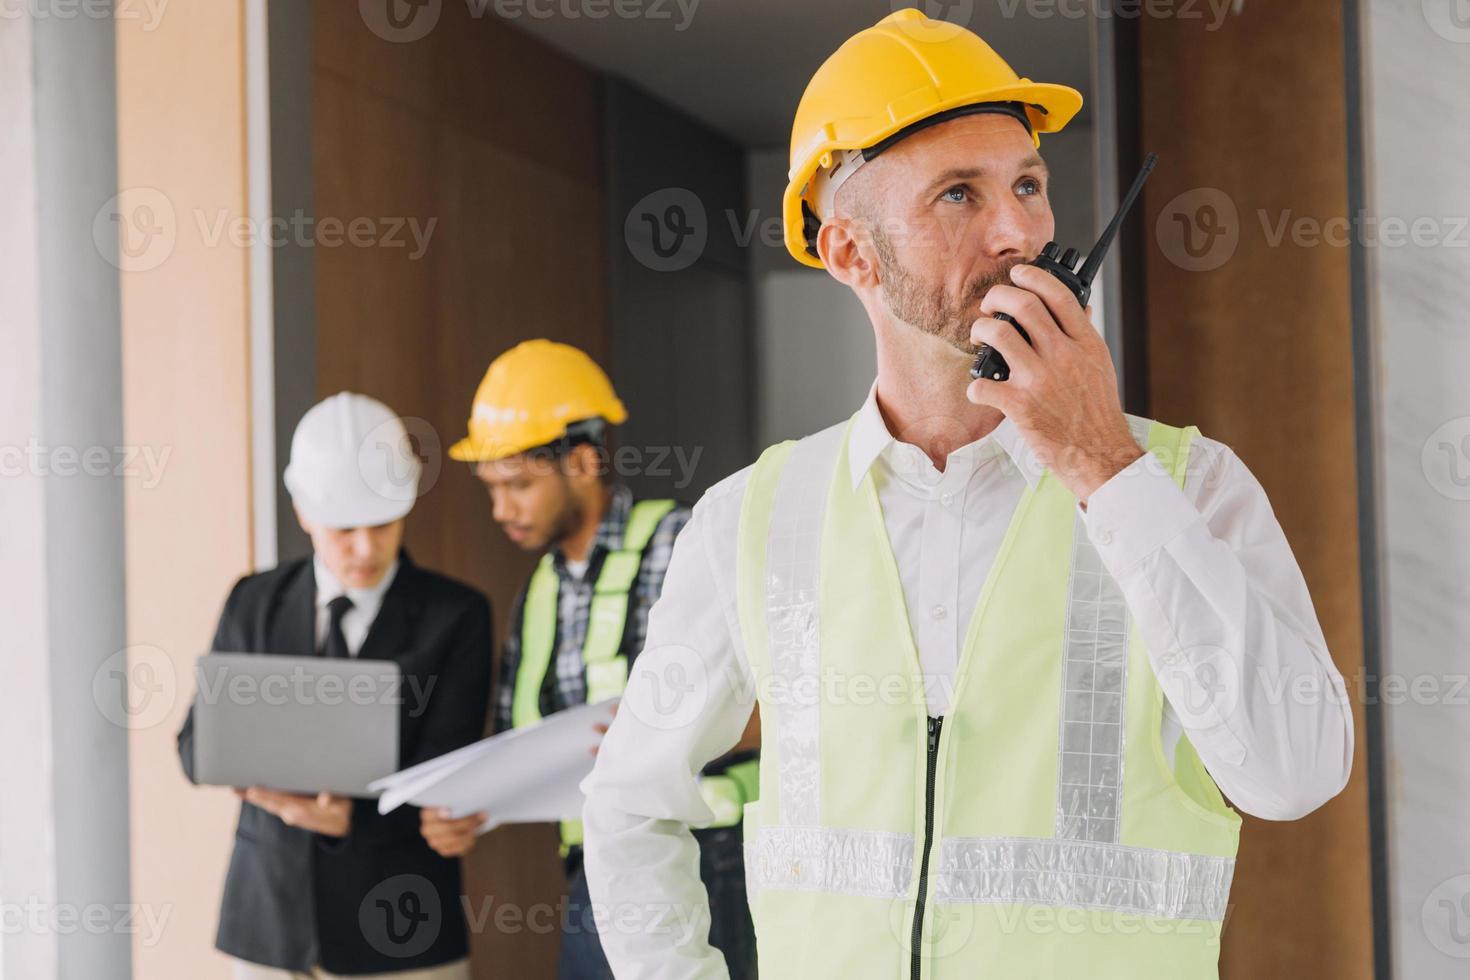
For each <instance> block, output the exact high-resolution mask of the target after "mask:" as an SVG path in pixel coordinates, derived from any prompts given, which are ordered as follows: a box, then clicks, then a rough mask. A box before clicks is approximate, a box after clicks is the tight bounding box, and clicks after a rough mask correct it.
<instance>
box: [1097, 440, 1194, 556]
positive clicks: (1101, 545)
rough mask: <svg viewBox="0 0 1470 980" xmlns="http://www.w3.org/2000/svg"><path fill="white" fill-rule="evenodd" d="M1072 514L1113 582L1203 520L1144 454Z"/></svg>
mask: <svg viewBox="0 0 1470 980" xmlns="http://www.w3.org/2000/svg"><path fill="white" fill-rule="evenodd" d="M1077 511H1078V513H1080V514H1081V515H1082V521H1083V523H1084V524H1085V525H1086V527H1087V536H1088V537H1089V538H1090V539H1091V540H1092V543H1093V546H1094V547H1096V548H1097V551H1098V555H1099V556H1100V557H1101V558H1102V560H1103V564H1104V565H1105V566H1106V567H1107V569H1108V571H1109V572H1111V573H1112V575H1113V577H1114V578H1117V577H1118V576H1119V575H1121V574H1123V573H1124V572H1126V571H1127V570H1128V569H1130V568H1132V567H1133V566H1134V565H1136V564H1138V563H1139V562H1140V561H1142V560H1143V559H1145V558H1147V557H1148V556H1149V555H1151V554H1153V553H1154V552H1156V551H1158V550H1159V549H1160V548H1162V547H1163V546H1164V545H1166V544H1168V543H1169V542H1170V541H1172V540H1173V539H1174V538H1175V537H1176V536H1178V535H1179V534H1180V533H1181V532H1182V531H1183V530H1184V529H1185V528H1187V527H1189V526H1190V525H1191V524H1193V523H1195V522H1196V521H1200V520H1203V518H1202V517H1200V514H1199V511H1197V510H1196V509H1195V507H1194V504H1192V503H1190V501H1189V498H1188V497H1186V496H1185V495H1184V491H1183V490H1181V489H1179V484H1177V483H1175V482H1174V477H1173V476H1171V475H1170V474H1169V472H1168V471H1167V470H1165V469H1164V467H1163V464H1162V463H1160V462H1159V459H1158V457H1157V456H1155V455H1154V454H1153V453H1149V452H1146V453H1144V454H1143V455H1142V456H1140V457H1138V459H1136V460H1134V461H1133V462H1131V463H1129V464H1128V465H1127V466H1125V467H1124V468H1123V469H1122V470H1120V471H1119V472H1118V473H1116V474H1115V475H1114V476H1113V478H1112V479H1110V480H1108V482H1106V483H1104V484H1103V485H1102V486H1100V487H1098V488H1097V489H1096V490H1094V491H1093V492H1092V495H1091V496H1089V497H1088V498H1087V507H1086V508H1085V509H1084V508H1083V507H1082V505H1081V504H1078V506H1077Z"/></svg>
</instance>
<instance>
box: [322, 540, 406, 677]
mask: <svg viewBox="0 0 1470 980" xmlns="http://www.w3.org/2000/svg"><path fill="white" fill-rule="evenodd" d="M311 569H312V572H313V573H315V575H316V648H317V649H318V650H320V649H321V648H322V644H323V643H326V642H327V630H329V629H330V628H331V626H332V614H331V612H330V611H329V610H328V609H327V603H329V602H331V601H332V600H333V599H335V598H337V597H338V596H339V595H345V596H346V597H347V598H349V599H351V600H352V608H351V609H349V610H347V611H346V612H345V613H343V614H342V638H343V639H345V640H346V641H347V652H348V653H350V654H352V655H353V656H354V657H355V656H357V652H358V651H359V650H361V649H362V644H363V641H364V640H366V639H367V635H368V630H370V629H372V628H373V620H375V619H377V618H378V610H379V609H381V608H382V607H383V596H384V595H386V594H387V593H388V586H390V585H392V584H393V578H394V576H396V575H397V574H398V559H396V558H395V559H393V564H392V565H390V566H389V567H388V571H387V572H386V573H385V574H384V575H383V578H382V580H381V581H379V582H378V584H377V585H375V586H373V587H372V588H371V589H349V588H345V587H344V586H343V585H342V583H341V582H339V581H337V576H335V575H333V574H332V572H331V570H330V569H328V568H327V566H326V564H325V563H324V562H323V561H322V560H321V558H319V557H317V556H316V555H313V556H312V558H311Z"/></svg>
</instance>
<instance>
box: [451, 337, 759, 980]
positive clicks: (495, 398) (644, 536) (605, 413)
mask: <svg viewBox="0 0 1470 980" xmlns="http://www.w3.org/2000/svg"><path fill="white" fill-rule="evenodd" d="M627 414H628V413H627V411H626V409H625V408H624V407H623V403H622V402H621V401H620V400H619V399H618V397H617V395H616V394H615V393H614V391H613V387H612V384H611V382H609V381H608V378H607V375H606V374H604V373H603V371H602V369H601V368H599V367H598V366H597V364H596V363H595V362H593V360H592V359H591V358H590V357H588V356H587V355H586V354H585V353H583V352H582V351H580V350H578V349H576V348H575V347H570V346H568V345H566V344H559V343H554V342H552V341H549V340H531V341H527V342H525V343H522V344H519V345H518V346H516V347H514V348H512V349H511V350H509V351H507V352H506V353H504V354H502V355H501V356H500V357H498V358H496V359H495V361H494V362H493V363H492V364H491V365H490V369H489V371H487V372H486V374H485V378H484V380H483V381H482V382H481V384H480V388H479V390H478V391H477V392H476V393H475V402H474V409H473V414H472V416H471V418H470V422H469V435H468V436H467V437H466V438H464V439H462V440H460V441H459V442H458V443H456V444H455V445H454V446H452V447H451V448H450V450H449V455H450V457H451V458H453V459H458V460H463V461H466V462H469V463H472V464H473V465H474V469H475V474H476V476H478V477H479V479H480V480H481V481H482V482H484V484H485V486H486V488H487V489H488V491H489V493H490V500H491V504H492V506H493V508H494V517H495V521H496V522H497V523H498V524H499V525H500V526H501V527H502V528H503V529H504V531H505V533H506V535H507V536H508V537H509V538H510V539H511V540H512V541H513V542H514V543H515V544H516V545H517V546H519V547H520V548H522V549H524V550H526V551H532V552H541V553H542V556H541V560H540V562H539V563H538V565H537V566H536V570H535V572H534V573H533V574H532V576H531V580H530V582H529V583H527V585H526V587H525V588H524V589H523V590H522V592H521V594H520V595H519V596H518V597H517V599H516V603H515V606H514V609H513V610H512V618H511V625H510V630H509V633H508V634H507V638H506V643H505V650H504V655H503V658H502V661H501V668H500V685H499V688H498V690H497V696H496V702H495V706H494V728H495V731H496V732H497V733H498V732H501V731H506V730H509V729H511V728H519V727H521V726H524V725H530V724H533V723H535V722H536V721H539V720H540V719H541V718H543V717H544V716H546V715H548V714H551V713H552V712H555V711H561V710H563V709H565V708H568V707H571V706H573V705H577V704H583V703H592V704H595V703H597V702H600V701H603V700H606V699H608V698H614V697H619V696H621V695H622V694H623V692H624V689H625V688H626V686H627V680H628V668H629V664H630V662H631V661H632V660H633V658H634V657H635V656H636V655H637V654H638V652H639V651H640V650H641V649H642V646H643V638H644V635H645V632H646V630H647V625H648V618H649V611H650V609H651V608H652V607H653V605H654V602H655V600H657V598H658V596H659V592H660V590H661V589H662V587H663V580H664V574H665V572H666V571H667V569H668V565H669V556H670V554H671V553H672V551H673V546H674V540H675V537H676V536H677V535H678V533H679V531H680V529H681V528H683V527H684V525H685V524H686V523H687V522H688V520H689V508H688V507H685V506H681V505H679V504H677V503H676V502H675V501H673V500H637V501H635V500H634V499H633V495H632V493H631V492H630V491H629V490H628V488H627V487H626V486H623V485H621V484H619V483H617V482H614V481H613V480H612V479H611V476H610V467H609V466H608V458H609V456H608V445H607V437H608V432H607V430H608V427H609V426H613V425H618V424H620V423H622V422H623V421H625V420H626V419H627ZM602 730H605V729H602ZM756 744H758V743H756V742H755V741H754V740H753V736H752V741H750V742H749V743H748V744H745V745H742V746H736V747H735V750H734V751H732V752H729V753H722V758H720V759H719V760H716V761H713V762H712V763H711V764H710V765H707V766H705V767H704V771H703V775H702V778H701V780H700V782H699V792H700V793H701V794H702V798H703V799H704V800H706V802H707V804H708V806H709V807H710V809H711V811H712V813H711V819H709V820H707V821H705V822H704V823H703V824H702V826H701V829H699V830H698V831H697V832H696V836H697V837H698V840H699V853H698V856H697V858H696V863H697V865H698V867H699V869H700V874H701V877H702V880H703V882H704V885H705V887H707V888H708V889H709V892H710V906H711V911H712V922H711V926H710V938H711V941H712V942H713V944H714V946H715V947H716V948H717V949H719V950H721V951H722V952H723V960H722V962H724V963H725V964H726V965H727V968H728V969H729V971H730V973H731V974H732V975H733V976H737V977H740V976H745V975H747V973H748V972H749V970H750V969H751V965H752V964H753V962H754V956H755V950H754V933H753V930H752V926H751V922H750V914H749V911H748V908H747V905H746V900H745V881H744V870H743V859H742V854H741V833H740V823H741V816H742V812H743V808H744V806H745V804H746V803H747V802H749V801H750V800H751V799H753V798H754V795H755V792H756V786H757V753H756V751H755V748H754V747H755V745H756ZM484 820H485V815H484V814H475V815H472V816H469V817H466V818H463V819H459V820H454V819H450V818H449V816H448V814H447V813H438V812H431V811H425V812H424V816H423V830H424V835H425V837H426V838H427V839H428V840H429V842H430V845H431V846H433V847H434V848H435V849H436V850H437V851H438V852H439V853H440V854H444V855H447V856H457V855H461V854H464V853H466V852H467V851H468V850H469V849H470V848H471V847H472V846H473V844H474V840H475V833H476V830H477V828H479V827H480V826H481V825H482V824H483V823H484ZM561 836H562V855H563V857H564V859H565V862H566V869H567V875H568V891H569V896H568V907H567V913H566V915H565V916H564V918H563V922H562V925H563V936H562V952H561V967H560V975H561V976H562V977H564V978H568V980H573V978H575V980H594V978H598V980H600V978H603V977H611V976H612V973H611V971H610V969H609V967H608V964H607V960H606V957H605V956H604V955H603V952H602V947H601V945H600V943H599V940H598V931H597V930H598V928H600V927H605V926H604V922H605V921H606V920H603V919H602V917H601V916H599V915H597V913H596V910H595V909H594V908H593V907H592V905H591V902H590V900H589V898H588V896H587V884H586V877H585V874H584V873H583V869H582V846H581V845H582V827H581V823H580V821H568V822H566V823H564V824H563V825H562V828H561Z"/></svg>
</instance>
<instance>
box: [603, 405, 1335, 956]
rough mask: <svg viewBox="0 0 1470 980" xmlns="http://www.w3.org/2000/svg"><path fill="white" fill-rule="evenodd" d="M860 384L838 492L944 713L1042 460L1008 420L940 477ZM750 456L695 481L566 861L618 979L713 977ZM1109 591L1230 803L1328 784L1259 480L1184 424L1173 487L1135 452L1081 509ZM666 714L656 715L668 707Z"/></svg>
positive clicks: (1292, 596)
mask: <svg viewBox="0 0 1470 980" xmlns="http://www.w3.org/2000/svg"><path fill="white" fill-rule="evenodd" d="M875 392H876V388H875V389H874V392H870V394H869V396H868V399H867V401H866V402H865V403H864V404H863V406H862V408H861V409H860V410H859V412H858V415H857V418H856V421H855V423H854V426H853V429H852V432H851V438H850V443H849V457H850V463H851V468H852V471H851V473H850V474H848V476H849V477H850V479H851V480H852V481H853V483H854V484H856V483H857V482H858V481H860V480H861V479H862V478H863V477H864V476H865V475H866V474H868V473H870V472H871V474H872V476H873V479H874V481H875V484H876V486H877V490H878V498H879V501H880V503H881V505H882V509H883V518H884V522H885V524H886V526H887V529H888V536H889V539H890V542H891V544H892V547H893V554H894V558H895V560H896V561H897V564H898V569H899V577H900V580H901V581H902V584H903V591H904V598H905V600H906V602H907V606H908V612H909V622H910V625H911V627H912V630H913V634H914V639H915V641H916V643H917V646H918V650H919V658H920V661H921V665H922V667H923V670H924V674H925V682H926V691H925V694H926V697H927V700H928V705H927V707H928V712H929V714H930V715H931V716H937V715H942V714H944V713H945V711H946V710H948V705H949V697H950V693H951V691H952V688H953V675H954V672H955V669H956V665H957V662H958V658H959V651H960V643H961V640H962V638H963V637H964V635H965V632H966V629H967V627H968V625H969V622H968V621H969V618H970V614H971V611H972V610H973V609H974V607H975V605H976V603H977V601H978V598H979V594H980V590H981V586H982V585H983V584H984V581H985V577H986V575H987V574H988V573H989V571H990V567H991V564H992V563H993V561H994V559H995V555H996V552H997V551H998V549H999V547H1000V542H1001V539H1002V537H1003V536H1004V534H1005V531H1006V528H1007V526H1008V524H1009V522H1010V519H1011V515H1012V513H1013V511H1014V510H1015V508H1016V505H1017V504H1018V503H1019V501H1020V499H1021V496H1022V494H1023V492H1024V491H1025V489H1026V486H1027V484H1028V483H1034V482H1035V481H1036V480H1037V479H1038V478H1039V477H1040V474H1041V472H1042V467H1041V466H1040V464H1039V463H1038V462H1037V461H1036V459H1035V457H1034V455H1033V454H1032V453H1031V452H1030V450H1029V447H1027V445H1026V443H1025V440H1024V439H1023V438H1022V437H1021V435H1020V433H1019V431H1018V430H1017V429H1016V427H1015V425H1014V424H1013V423H1011V422H1010V421H1009V420H1006V421H1003V422H1002V423H1001V424H1000V425H999V426H998V427H997V428H996V429H995V430H994V431H993V432H992V433H991V434H990V435H988V436H986V437H984V438H982V439H979V440H977V441H976V442H973V443H971V444H969V445H966V446H963V447H961V448H960V449H957V450H955V451H954V452H953V453H951V454H950V455H949V458H948V459H947V460H946V464H945V467H944V470H943V471H940V470H938V469H936V468H935V467H934V465H933V464H932V463H931V461H930V460H929V458H928V456H926V455H925V453H924V452H923V451H922V450H920V449H918V448H917V447H915V446H912V445H909V444H906V443H902V442H899V441H897V440H896V439H894V438H893V436H892V435H891V434H890V433H889V431H888V428H887V425H886V423H885V422H884V421H883V417H882V415H881V413H880V411H879V409H878V405H877V401H876V395H875ZM748 476H749V469H746V470H742V471H741V472H739V473H736V474H734V475H733V476H731V477H729V478H727V479H726V480H724V481H723V482H721V483H720V484H718V485H716V486H715V487H713V488H711V489H710V491H709V492H708V493H706V494H705V496H704V497H703V499H702V500H701V501H700V502H699V504H698V505H696V507H695V508H694V516H693V518H692V520H691V521H690V523H689V525H688V526H687V527H686V528H685V529H684V532H683V533H682V534H681V535H680V536H679V539H678V541H677V543H676V544H675V547H674V553H673V556H672V559H671V563H670V566H669V571H668V576H667V578H666V579H665V582H664V591H663V595H662V598H661V599H660V600H659V601H658V603H657V604H656V605H655V606H654V607H653V610H652V613H651V614H650V620H649V628H648V639H647V643H646V645H645V648H644V651H643V653H642V654H641V655H640V657H639V658H638V660H637V662H636V666H635V667H634V677H633V678H632V679H630V682H629V685H628V690H627V693H626V694H625V696H624V701H623V705H622V708H621V710H620V711H619V713H618V717H617V720H616V722H615V723H614V724H613V726H612V729H611V730H610V731H609V732H608V735H607V738H606V740H605V741H604V743H603V745H602V748H601V750H600V752H599V755H598V761H597V765H596V767H595V769H594V770H593V773H592V775H591V776H589V777H588V779H587V781H586V783H585V784H584V787H583V788H584V789H585V790H586V792H587V796H588V803H587V806H586V810H585V814H584V819H585V822H586V828H587V849H586V861H587V870H588V879H589V881H590V883H591V890H592V897H593V899H594V901H597V902H601V903H604V904H605V905H606V906H607V908H608V910H609V914H610V920H611V922H612V927H610V928H609V929H607V930H606V931H605V932H604V933H603V937H602V938H603V946H604V948H605V949H606V951H607V954H608V959H609V961H610V962H611V963H612V966H613V969H614V971H615V973H616V974H617V975H618V976H619V977H638V978H649V980H653V978H658V980H672V978H675V977H678V978H692V977H723V976H725V967H724V963H723V961H722V960H721V959H720V957H719V956H718V954H716V953H714V952H712V951H711V950H710V948H709V947H708V946H707V945H706V944H705V943H704V941H703V936H704V932H703V927H702V925H701V924H700V921H699V912H698V909H699V907H700V906H701V905H703V904H704V895H703V892H702V887H701V885H700V882H699V877H698V875H697V874H695V873H694V872H693V870H692V869H694V868H695V867H697V865H698V854H697V850H696V846H695V843H694V840H693V838H692V837H691V836H690V835H689V832H688V830H687V829H686V824H688V823H691V822H693V823H697V822H699V821H701V820H703V819H708V817H709V813H708V811H707V810H706V809H705V807H704V804H703V802H702V801H701V799H700V796H699V792H698V790H697V788H696V784H695V779H694V775H693V774H695V773H698V772H699V771H700V769H701V768H702V767H703V766H704V764H705V763H706V762H708V761H709V760H710V759H713V758H715V757H717V756H719V755H721V754H723V753H724V752H726V751H727V750H728V749H729V748H730V747H731V746H732V745H734V744H735V742H736V740H737V739H738V738H739V736H740V734H741V732H742V730H743V729H744V728H745V725H746V723H747V721H748V720H749V718H750V714H751V710H752V705H753V702H754V682H753V680H752V678H751V674H750V668H749V663H748V661H747V660H746V658H745V654H744V652H743V651H742V649H741V640H740V624H739V621H738V618H737V614H736V605H735V587H736V583H735V566H736V560H735V556H736V544H737V542H736V534H737V528H738V525H739V519H740V506H741V500H742V497H743V495H744V490H745V485H746V482H747V479H748ZM1079 511H1080V512H1081V513H1082V516H1083V521H1084V523H1085V526H1086V528H1087V534H1088V537H1089V538H1090V539H1091V541H1092V543H1093V544H1094V545H1095V546H1096V548H1097V551H1098V553H1099V554H1100V555H1101V556H1102V559H1103V562H1104V563H1105V564H1106V566H1107V568H1108V571H1109V572H1110V573H1111V574H1112V576H1113V578H1115V579H1116V580H1117V582H1118V584H1119V586H1120V587H1121V588H1122V591H1123V594H1124V596H1125V597H1126V599H1127V602H1128V607H1129V610H1130V612H1131V614H1132V617H1133V620H1134V623H1135V624H1136V627H1137V629H1138V630H1140V631H1141V635H1142V637H1143V639H1144V641H1145V644H1146V646H1147V648H1148V650H1149V652H1150V656H1151V658H1152V661H1153V666H1154V669H1155V671H1156V673H1157V675H1158V677H1159V682H1160V685H1161V687H1162V688H1163V690H1164V693H1165V696H1166V698H1167V700H1168V704H1167V706H1166V711H1165V714H1164V720H1163V725H1162V734H1163V740H1164V745H1165V747H1166V749H1167V751H1168V753H1169V754H1170V756H1171V757H1172V754H1173V750H1174V747H1175V745H1176V744H1177V743H1178V739H1179V735H1180V733H1181V732H1188V734H1189V738H1190V741H1191V743H1192V744H1193V745H1194V747H1195V749H1196V750H1197V751H1198V753H1199V756H1200V758H1201V759H1202V760H1203V762H1204V763H1205V766H1206V767H1207V768H1208V769H1209V771H1210V774H1211V775H1212V776H1213V777H1214V779H1215V782H1216V783H1217V784H1218V785H1219V787H1220V789H1221V791H1222V792H1223V793H1224V794H1225V795H1226V796H1227V797H1228V798H1229V799H1230V801H1231V802H1232V803H1233V804H1234V805H1235V806H1236V807H1237V808H1239V809H1241V810H1244V811H1245V812H1247V813H1251V814H1254V815H1256V816H1259V817H1264V818H1267V819H1272V820H1291V819H1295V818H1297V817H1301V816H1303V815H1305V814H1307V813H1309V812H1310V811H1312V810H1314V809H1316V808H1317V807H1318V806H1321V805H1322V804H1323V803H1324V802H1326V801H1327V800H1328V799H1330V798H1332V797H1333V796H1334V795H1336V794H1337V793H1338V792H1339V791H1340V790H1341V789H1342V787H1343V786H1344V785H1345V784H1346V782H1347V778H1348V773H1349V769H1350V767H1351V764H1352V757H1353V724H1352V715H1351V712H1350V710H1349V704H1348V700H1347V697H1346V690H1345V685H1344V683H1343V680H1342V677H1341V675H1340V674H1339V673H1338V671H1337V669H1336V667H1334V666H1333V663H1332V659H1331V657H1330V656H1329V655H1328V652H1327V647H1326V643H1325V641H1324V640H1323V636H1322V629H1321V626H1320V625H1319V624H1318V622H1317V616H1316V613H1315V611H1314V610H1313V608H1312V601H1311V598H1310V596H1309V595H1308V593H1307V588H1306V583H1305V582H1304V581H1303V579H1302V575H1301V571H1300V569H1299V568H1298V567H1297V563H1296V560H1295V558H1294V557H1293V556H1292V553H1291V548H1290V546H1289V545H1288V544H1287V542H1286V538H1285V536H1284V535H1283V534H1282V531H1281V527H1280V525H1279V524H1278V523H1277V522H1276V518H1275V515H1274V514H1273V513H1272V511H1271V506H1270V503H1269V502H1268V501H1267V499H1266V495H1265V492H1264V491H1263V490H1262V489H1261V486H1260V484H1259V483H1258V482H1257V481H1256V479H1255V477H1253V476H1252V475H1251V473H1250V471H1249V470H1247V469H1246V467H1245V464H1244V463H1242V462H1241V461H1240V460H1239V459H1238V458H1237V457H1236V456H1235V454H1234V453H1232V452H1231V451H1230V449H1229V448H1227V447H1226V446H1224V445H1222V444H1220V443H1218V442H1215V441H1213V440H1210V439H1207V438H1204V437H1198V438H1196V439H1195V441H1194V447H1193V450H1192V453H1191V458H1190V464H1189V469H1188V473H1187V475H1186V479H1185V483H1184V487H1183V489H1182V490H1181V489H1180V487H1179V486H1178V485H1177V484H1176V483H1175V482H1174V480H1173V478H1172V477H1171V476H1170V475H1169V474H1168V473H1167V472H1166V471H1165V470H1164V469H1163V468H1162V467H1161V466H1160V465H1159V464H1158V462H1157V460H1156V459H1155V458H1154V457H1153V456H1152V455H1151V454H1145V455H1144V456H1143V457H1141V458H1140V459H1138V460H1137V461H1135V462H1134V463H1132V464H1131V465H1130V466H1128V467H1127V468H1126V469H1124V470H1123V471H1122V472H1121V473H1119V474H1117V475H1116V476H1115V477H1113V478H1112V479H1111V480H1109V481H1108V482H1107V483H1106V484H1104V485H1103V486H1101V487H1099V488H1098V489H1097V490H1096V491H1095V492H1094V493H1093V494H1092V496H1091V497H1090V498H1089V500H1088V503H1087V507H1086V508H1085V509H1082V508H1081V507H1079ZM671 706H673V707H671Z"/></svg>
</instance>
